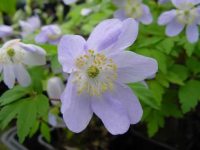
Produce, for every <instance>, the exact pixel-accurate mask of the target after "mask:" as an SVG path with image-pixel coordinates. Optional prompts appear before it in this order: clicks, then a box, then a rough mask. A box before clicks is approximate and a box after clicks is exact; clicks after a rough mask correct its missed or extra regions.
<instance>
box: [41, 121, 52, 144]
mask: <svg viewBox="0 0 200 150" xmlns="http://www.w3.org/2000/svg"><path fill="white" fill-rule="evenodd" d="M40 131H41V134H42V136H43V137H44V138H45V139H46V140H47V142H50V141H51V135H50V128H49V126H48V125H47V124H46V123H42V124H41V128H40Z"/></svg>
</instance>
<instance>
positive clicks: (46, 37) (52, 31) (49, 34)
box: [35, 25, 62, 45]
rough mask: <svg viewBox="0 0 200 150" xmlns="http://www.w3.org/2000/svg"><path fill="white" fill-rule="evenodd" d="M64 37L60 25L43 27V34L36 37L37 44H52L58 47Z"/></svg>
mask: <svg viewBox="0 0 200 150" xmlns="http://www.w3.org/2000/svg"><path fill="white" fill-rule="evenodd" d="M61 36H62V31H61V29H60V27H59V26H58V25H47V26H44V27H42V29H41V32H40V33H39V34H38V35H37V36H36V37H35V41H36V42H37V43H50V44H53V45H57V44H58V43H59V41H60V38H61Z"/></svg>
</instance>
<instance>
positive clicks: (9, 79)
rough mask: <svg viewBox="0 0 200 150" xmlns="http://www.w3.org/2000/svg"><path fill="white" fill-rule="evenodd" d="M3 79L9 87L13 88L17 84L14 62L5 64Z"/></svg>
mask: <svg viewBox="0 0 200 150" xmlns="http://www.w3.org/2000/svg"><path fill="white" fill-rule="evenodd" d="M3 81H4V83H5V84H6V85H7V86H8V87H9V88H13V86H14V84H15V74H14V68H13V65H12V64H8V65H3Z"/></svg>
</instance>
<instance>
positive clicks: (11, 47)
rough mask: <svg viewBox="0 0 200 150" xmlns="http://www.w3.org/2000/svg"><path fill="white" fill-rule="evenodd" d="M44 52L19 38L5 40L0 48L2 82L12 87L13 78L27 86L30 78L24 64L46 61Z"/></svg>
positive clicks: (30, 64)
mask: <svg viewBox="0 0 200 150" xmlns="http://www.w3.org/2000/svg"><path fill="white" fill-rule="evenodd" d="M45 55H46V52H45V51H44V50H43V49H42V48H40V47H38V46H36V45H32V44H24V43H22V42H20V40H19V39H16V40H11V41H8V42H6V43H5V44H4V45H3V46H2V48H0V73H1V72H2V74H3V80H4V83H5V84H6V85H7V86H8V87H9V88H12V87H13V86H14V84H15V79H16V80H17V81H18V83H19V84H20V85H22V86H28V85H29V84H30V82H31V78H30V76H29V74H28V72H27V71H26V69H25V66H24V65H28V66H37V65H43V64H45V62H46V59H45Z"/></svg>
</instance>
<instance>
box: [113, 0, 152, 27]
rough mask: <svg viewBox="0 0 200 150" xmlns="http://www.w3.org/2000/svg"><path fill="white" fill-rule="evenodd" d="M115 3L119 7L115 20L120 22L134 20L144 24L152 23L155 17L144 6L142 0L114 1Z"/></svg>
mask: <svg viewBox="0 0 200 150" xmlns="http://www.w3.org/2000/svg"><path fill="white" fill-rule="evenodd" d="M113 2H114V3H115V4H116V5H117V6H118V7H119V9H118V10H117V11H116V12H115V13H114V17H115V18H118V19H120V20H124V19H126V18H134V19H135V20H137V21H138V22H141V23H143V24H150V23H152V21H153V17H152V15H151V12H150V10H149V7H148V6H147V5H145V4H143V3H142V0H113Z"/></svg>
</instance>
